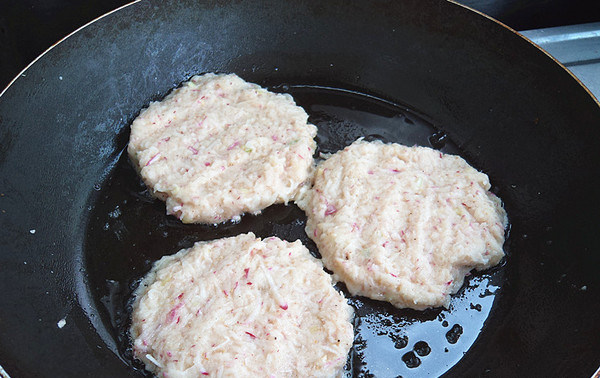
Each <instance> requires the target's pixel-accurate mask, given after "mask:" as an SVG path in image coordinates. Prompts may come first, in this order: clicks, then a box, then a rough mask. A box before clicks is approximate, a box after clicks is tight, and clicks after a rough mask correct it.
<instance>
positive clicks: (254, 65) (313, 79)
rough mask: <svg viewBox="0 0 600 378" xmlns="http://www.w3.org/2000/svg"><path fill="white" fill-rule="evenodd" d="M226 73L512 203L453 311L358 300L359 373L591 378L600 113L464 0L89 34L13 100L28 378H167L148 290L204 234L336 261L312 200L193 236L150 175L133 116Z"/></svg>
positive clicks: (111, 20)
mask: <svg viewBox="0 0 600 378" xmlns="http://www.w3.org/2000/svg"><path fill="white" fill-rule="evenodd" d="M209 71H218V72H235V73H237V74H238V75H240V76H242V77H243V78H244V79H246V80H249V81H253V82H257V83H259V84H261V85H264V86H268V87H269V88H271V89H272V90H274V91H279V92H288V93H290V94H292V95H293V96H294V98H295V99H296V101H297V103H298V104H299V105H301V106H303V107H304V108H305V109H306V111H307V112H308V113H309V115H310V117H311V118H310V119H311V121H312V122H314V123H315V124H317V125H318V126H319V135H318V142H319V146H320V147H319V148H320V151H322V152H333V151H336V150H338V149H340V148H342V147H343V146H345V145H347V144H349V143H351V142H352V141H353V140H355V139H356V138H357V137H360V136H363V137H366V138H369V139H381V140H384V141H395V142H401V143H405V144H409V145H412V144H418V145H425V146H431V147H434V148H437V149H440V150H441V151H444V152H450V153H456V154H459V155H461V156H463V157H464V158H465V159H467V160H468V161H469V162H470V163H471V164H472V165H473V166H475V167H476V168H478V169H480V170H482V171H484V172H486V173H487V174H488V175H489V176H490V179H491V181H492V184H493V190H494V191H495V192H496V193H497V194H498V195H499V196H500V197H501V198H502V199H503V200H504V202H505V207H506V210H507V212H508V214H509V217H510V222H511V230H510V233H509V237H508V240H507V243H506V245H505V250H506V252H507V258H506V259H505V261H503V263H502V265H501V266H499V267H497V268H494V269H492V270H489V271H486V272H481V273H475V274H473V275H472V276H470V277H469V279H468V280H467V282H466V284H465V285H464V287H463V288H462V289H461V291H460V292H459V293H458V294H457V295H456V296H454V297H453V299H452V303H451V306H450V308H449V309H432V310H428V311H425V312H417V311H410V310H397V309H394V308H393V307H391V306H389V305H387V304H385V303H380V302H375V301H370V300H367V299H365V298H360V297H351V298H350V303H351V304H352V305H353V306H354V307H355V309H356V312H357V318H356V324H355V326H356V340H355V344H354V346H353V348H352V350H351V352H350V355H349V358H348V363H347V367H346V368H347V369H346V370H347V375H350V376H352V375H353V376H369V375H373V376H378V377H388V376H389V377H395V376H404V377H411V376H426V375H429V376H437V375H443V374H446V375H447V376H450V377H454V376H457V377H458V376H461V377H462V376H590V375H591V374H592V373H593V372H594V371H595V370H596V368H597V367H598V366H599V365H600V325H599V324H600V322H598V321H597V320H598V314H599V313H600V300H599V295H598V294H599V292H600V288H599V285H600V278H599V277H600V275H598V274H597V266H599V264H600V252H599V248H598V245H597V243H596V235H598V234H599V231H600V229H599V228H600V227H599V222H597V217H596V214H597V213H598V211H599V210H600V208H599V207H600V206H599V201H597V198H598V194H599V193H598V192H599V189H598V188H599V185H598V184H599V178H598V177H599V175H598V173H600V172H599V161H600V159H598V153H597V146H598V144H599V142H600V131H599V129H600V107H599V106H598V103H597V102H596V101H595V100H594V99H593V98H592V97H591V95H589V93H588V92H587V91H586V90H585V89H584V88H583V87H582V86H581V85H580V84H579V83H578V82H577V81H576V80H575V79H574V78H573V77H571V76H570V74H569V73H568V72H566V71H565V70H564V69H563V68H561V67H560V66H559V65H558V64H557V63H555V62H554V61H552V60H551V59H550V58H549V57H548V56H546V55H545V54H544V53H542V52H541V51H539V50H537V49H536V48H535V47H534V46H532V45H531V44H529V43H528V42H527V41H526V40H524V39H522V38H521V37H519V36H518V35H516V34H515V33H513V32H512V31H510V30H508V29H506V28H504V27H503V26H501V25H499V24H497V23H495V22H494V21H492V20H490V19H487V18H485V17H483V16H481V15H478V14H476V13H474V12H472V11H470V10H468V9H465V8H463V7H461V6H459V5H456V4H453V3H450V2H439V1H416V0H414V1H412V0H409V1H389V2H386V1H370V2H359V1H341V0H340V1H337V0H333V1H328V2H326V3H324V4H318V3H315V2H311V1H289V2H288V1H261V2H254V1H246V2H235V1H231V2H230V1H214V2H211V1H204V2H196V1H161V2H159V1H146V2H138V3H134V4H131V5H129V6H127V7H125V8H123V9H121V10H119V11H117V12H114V13H112V14H109V15H107V16H105V17H104V18H101V19H100V20H97V21H96V22H94V23H92V24H91V25H88V26H87V27H85V28H83V29H81V30H79V31H78V32H77V33H75V34H74V35H72V36H71V37H69V38H67V39H66V40H64V41H63V42H61V43H60V44H58V45H57V46H56V47H54V48H53V49H52V50H50V51H49V52H48V53H46V54H45V55H44V56H42V58H41V59H39V60H38V61H36V62H35V63H34V64H33V65H32V66H31V67H30V68H28V69H27V70H26V71H25V72H24V73H23V75H21V77H19V78H18V79H17V80H16V81H15V82H14V83H13V84H12V85H11V86H10V87H9V88H8V89H7V90H6V91H5V93H4V94H3V95H2V96H1V97H0V138H1V144H0V211H1V213H0V246H1V249H0V285H1V286H0V289H1V290H2V305H1V306H0V364H1V365H2V366H3V367H4V369H5V370H6V371H7V372H8V373H9V374H10V375H11V376H13V377H21V376H26V377H27V376H78V377H80V376H94V377H96V376H106V377H126V376H144V375H146V373H145V372H144V371H143V369H141V367H140V366H139V364H136V363H135V362H134V361H132V360H131V352H130V350H128V345H127V339H126V333H125V330H126V328H127V326H128V322H129V320H128V316H129V313H128V311H129V309H128V299H129V296H130V293H131V290H132V288H134V287H135V285H136V283H137V280H138V279H139V278H140V277H141V276H142V275H143V274H144V273H145V272H146V271H147V270H148V269H149V268H150V266H151V264H152V262H153V261H155V260H157V259H158V258H160V257H161V256H163V255H165V254H171V253H174V252H176V251H178V250H179V249H180V248H184V247H188V246H190V245H191V244H192V243H193V242H194V241H197V240H208V239H213V238H217V237H223V236H230V235H236V234H238V233H241V232H248V231H253V232H255V233H256V234H257V235H259V236H270V235H277V236H280V237H282V238H286V239H289V240H295V239H301V240H302V241H303V242H304V243H305V244H306V245H307V246H309V248H310V249H311V251H312V252H313V253H318V252H317V250H316V248H315V247H314V244H313V243H312V242H311V241H310V240H309V239H308V238H307V237H306V235H305V234H304V232H303V227H304V222H305V217H304V215H303V214H302V212H301V211H300V210H299V209H298V208H297V207H295V206H293V205H291V206H283V205H280V206H272V207H270V208H268V209H266V210H265V211H264V212H263V214H261V215H258V216H244V217H243V218H242V220H241V222H239V223H237V224H224V225H219V226H206V225H182V224H180V223H179V222H178V221H177V220H176V219H174V218H172V217H167V216H166V215H165V214H164V205H163V204H162V203H160V202H158V201H155V200H153V199H152V198H150V197H149V196H148V193H147V192H146V190H145V188H144V186H143V185H142V184H140V182H139V180H138V178H137V177H136V176H135V173H134V170H133V169H132V167H131V166H130V164H129V162H128V160H127V157H126V156H125V154H123V150H124V148H125V147H126V144H127V139H128V126H129V124H130V123H131V121H132V120H133V119H134V118H135V116H136V115H137V114H138V113H139V110H140V109H141V108H142V107H144V106H146V105H147V104H148V103H149V102H150V101H152V100H156V99H160V98H162V97H163V96H165V95H166V94H167V93H168V92H169V91H170V90H172V89H173V88H174V87H176V86H177V85H179V84H180V83H181V82H183V81H185V80H186V79H188V78H189V77H190V76H192V75H193V74H195V73H202V72H209ZM339 289H340V290H344V288H343V285H341V286H339ZM63 319H64V326H62V328H60V327H59V326H58V323H59V321H60V325H63V322H62V321H61V320H63Z"/></svg>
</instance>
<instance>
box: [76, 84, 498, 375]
mask: <svg viewBox="0 0 600 378" xmlns="http://www.w3.org/2000/svg"><path fill="white" fill-rule="evenodd" d="M272 89H273V90H274V91H280V92H288V93H290V94H291V95H292V96H293V97H294V99H295V100H296V102H297V104H298V105H300V106H302V107H303V108H304V109H305V110H306V111H307V113H308V114H309V115H310V118H309V121H310V122H311V123H313V124H315V125H317V126H318V128H319V132H318V136H317V142H318V146H319V147H318V150H317V152H316V156H317V157H319V154H321V153H333V152H335V151H338V150H339V149H342V148H344V147H345V146H347V145H349V144H351V143H352V142H353V141H355V140H356V139H357V138H360V137H363V138H365V139H367V140H374V139H379V140H382V141H384V142H398V143H402V144H406V145H415V144H416V145H422V146H429V147H433V148H437V149H440V150H441V151H443V152H446V153H453V154H460V151H459V149H458V148H457V147H456V146H455V145H454V144H453V143H452V142H451V140H450V138H449V136H448V135H446V133H444V131H443V130H440V129H438V128H435V127H434V126H432V125H431V123H429V122H427V121H425V120H424V118H423V117H419V116H418V115H417V114H416V113H414V112H412V111H410V110H409V109H407V108H405V107H402V106H398V105H395V104H392V103H390V102H387V101H384V100H381V99H378V98H375V97H372V96H368V95H364V94H360V93H356V92H352V91H346V90H340V89H333V88H325V87H316V86H304V85H287V84H284V85H281V86H278V87H274V88H272ZM122 147H125V146H122ZM476 168H479V169H482V168H484V167H476ZM491 179H492V181H493V177H492V178H491ZM90 205H91V206H92V207H93V211H92V212H91V215H90V218H89V220H88V229H87V239H86V244H85V259H86V261H85V264H86V268H87V272H88V279H89V280H88V285H89V290H90V292H91V293H92V294H93V295H92V296H93V298H94V301H95V303H94V305H95V308H94V309H93V311H92V313H94V314H96V315H98V316H100V318H101V319H102V324H103V326H104V327H105V328H106V331H107V332H103V333H104V334H106V335H109V336H106V337H112V340H107V344H108V345H112V344H115V343H116V345H117V349H118V350H117V353H118V354H119V355H120V357H121V358H122V359H123V361H126V362H127V363H128V364H129V365H130V368H131V369H132V370H134V371H135V372H136V374H138V375H142V376H143V375H149V374H148V373H147V372H145V371H144V369H143V366H141V365H140V363H139V362H135V361H133V359H132V353H131V348H130V340H129V337H128V329H129V326H130V321H131V320H130V316H131V294H132V292H133V291H134V290H135V288H136V286H137V284H138V283H139V280H140V279H141V277H142V276H143V275H144V274H145V273H146V272H147V271H148V270H149V269H150V268H151V266H152V263H153V262H154V261H156V260H158V259H160V258H161V257H162V256H163V255H167V254H173V253H175V252H177V251H179V250H180V249H182V248H187V247H190V246H191V245H192V244H193V243H194V242H196V241H199V240H211V239H216V238H222V237H228V236H234V235H238V234H240V233H245V232H250V231H252V232H254V233H255V234H256V235H257V236H260V237H268V236H272V235H275V236H278V237H280V238H282V239H287V240H290V241H293V240H297V239H300V240H301V241H302V242H303V243H304V244H305V245H306V246H307V247H308V248H309V250H310V251H311V253H313V254H314V255H315V256H317V257H320V255H319V253H318V250H317V248H316V246H315V244H314V243H313V242H312V240H310V239H309V238H308V236H307V235H306V234H305V232H304V227H305V224H306V216H305V215H304V213H303V212H302V211H301V210H300V209H299V208H298V207H296V206H295V205H289V206H284V205H274V206H271V207H269V208H267V209H265V210H264V211H263V212H262V214H260V215H256V216H254V215H245V216H243V217H242V218H241V220H240V221H239V222H235V223H233V222H229V223H224V224H220V225H216V226H215V225H190V224H182V223H181V222H179V220H177V219H175V218H173V217H170V216H166V215H165V206H164V204H163V203H162V202H161V201H158V200H155V199H153V198H151V196H150V195H149V193H148V192H147V190H146V188H145V187H144V185H143V184H142V183H141V182H140V180H139V179H138V177H137V175H136V172H135V170H134V169H133V167H132V166H131V164H130V162H129V160H128V158H127V156H126V154H123V155H122V156H121V158H120V160H119V162H118V163H117V164H116V166H115V167H114V169H113V170H112V172H111V173H110V174H109V175H108V177H107V179H106V180H105V182H104V183H103V184H102V187H101V188H100V190H99V191H96V190H95V191H93V193H92V198H91V199H90ZM503 277H504V269H503V267H501V266H500V267H496V268H494V269H492V270H490V271H488V272H485V273H483V274H482V273H477V274H474V275H473V276H471V277H468V279H467V280H466V282H465V285H463V287H462V288H461V290H460V291H459V293H458V294H456V295H454V296H453V298H452V302H451V304H450V307H449V308H448V309H439V308H438V309H430V310H426V311H414V310H407V309H403V310H401V309H397V308H394V307H393V306H391V305H390V304H388V303H384V302H378V301H374V300H371V299H367V298H363V297H351V296H349V294H348V293H347V292H346V290H345V287H344V285H343V284H338V285H337V288H338V289H339V290H342V291H344V292H345V294H346V295H347V297H349V302H350V304H351V305H352V306H353V307H354V309H355V313H356V317H355V320H354V322H355V342H354V346H353V347H352V349H351V351H350V353H349V356H348V362H347V364H346V375H347V376H361V377H363V376H377V377H397V376H402V377H411V376H439V375H441V374H443V373H445V372H448V371H449V370H450V369H451V368H452V367H453V366H454V365H456V364H457V363H459V361H460V360H461V359H462V358H463V355H464V354H465V353H467V351H469V349H470V348H471V347H472V346H473V345H474V343H476V340H477V339H478V338H481V337H483V334H485V328H484V327H483V326H484V323H485V322H486V319H487V318H488V316H489V315H490V312H491V311H492V309H493V305H494V301H495V298H496V296H497V294H498V293H499V290H500V286H501V283H502V281H503ZM449 373H450V375H451V371H450V372H449Z"/></svg>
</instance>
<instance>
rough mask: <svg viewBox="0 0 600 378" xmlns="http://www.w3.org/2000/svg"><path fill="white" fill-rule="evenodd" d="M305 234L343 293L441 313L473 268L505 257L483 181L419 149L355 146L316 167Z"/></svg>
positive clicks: (496, 213) (500, 224) (502, 222)
mask: <svg viewBox="0 0 600 378" xmlns="http://www.w3.org/2000/svg"><path fill="white" fill-rule="evenodd" d="M314 180H315V181H314V186H313V188H312V189H311V190H310V191H309V192H307V193H306V196H305V197H304V198H303V199H302V200H301V201H299V205H300V207H301V208H303V209H304V210H305V211H306V213H307V216H308V221H307V226H306V232H307V233H308V235H309V236H310V237H311V238H312V239H313V240H314V241H315V243H316V244H317V246H318V248H319V251H320V253H321V255H322V256H323V262H324V264H325V266H326V267H327V268H329V269H330V270H332V271H333V272H334V278H335V279H337V280H340V281H343V282H344V283H345V284H346V286H347V288H348V290H349V291H350V293H352V294H353V295H363V296H367V297H369V298H373V299H376V300H382V301H388V302H390V303H392V304H393V305H394V306H396V307H400V308H405V307H407V308H413V309H417V310H422V309H426V308H429V307H436V306H448V304H449V302H450V294H452V293H455V292H456V291H458V289H459V288H460V287H461V286H462V283H463V280H464V277H465V275H466V274H468V273H469V271H471V270H472V269H477V270H483V269H486V268H489V267H491V266H493V265H496V264H498V262H499V261H500V260H501V258H502V257H503V255H504V252H503V250H502V245H503V243H504V230H505V227H506V226H507V216H506V213H505V211H504V209H503V207H502V203H501V201H500V199H498V197H496V196H495V195H494V194H493V193H491V192H489V189H490V183H489V180H488V177H487V175H485V174H484V173H481V172H478V171H477V170H475V169H474V168H472V167H471V166H469V165H468V164H467V163H466V162H465V161H464V160H463V159H462V158H460V157H458V156H453V155H447V154H443V153H441V152H439V151H436V150H433V149H430V148H425V147H406V146H402V145H399V144H384V143H382V142H378V141H377V142H365V141H362V140H360V139H359V140H358V141H356V142H354V143H353V144H352V145H351V146H348V147H346V148H345V149H344V150H342V151H339V152H337V153H336V154H334V155H332V156H331V157H329V158H328V159H327V160H325V161H323V162H322V163H320V164H319V165H318V166H317V170H316V172H315V179H314Z"/></svg>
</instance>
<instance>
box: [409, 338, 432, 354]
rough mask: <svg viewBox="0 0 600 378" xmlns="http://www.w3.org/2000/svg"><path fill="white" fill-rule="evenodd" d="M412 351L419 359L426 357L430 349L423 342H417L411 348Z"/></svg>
mask: <svg viewBox="0 0 600 378" xmlns="http://www.w3.org/2000/svg"><path fill="white" fill-rule="evenodd" d="M413 350H414V351H415V352H416V353H417V354H418V355H419V356H421V357H424V356H427V355H428V354H429V353H431V348H430V347H429V344H427V343H426V342H425V341H419V342H417V343H416V344H415V346H414V347H413Z"/></svg>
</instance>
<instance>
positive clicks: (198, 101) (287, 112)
mask: <svg viewBox="0 0 600 378" xmlns="http://www.w3.org/2000/svg"><path fill="white" fill-rule="evenodd" d="M307 119H308V115H307V114H306V112H305V111H304V110H303V109H302V108H300V107H298V106H296V105H295V103H294V100H293V99H292V97H291V96H289V95H287V94H275V93H271V92H269V91H267V90H265V89H263V88H261V87H259V86H258V85H255V84H251V83H247V82H245V81H244V80H242V79H240V78H239V77H237V76H236V75H233V74H230V75H224V74H221V75H216V74H205V75H202V76H194V77H193V78H192V79H191V80H190V81H189V82H187V83H185V84H183V85H182V86H181V87H180V88H178V89H176V90H174V91H173V92H172V93H171V94H170V95H169V96H167V97H166V98H165V99H164V100H163V101H161V102H154V103H152V104H150V106H149V107H148V108H147V109H145V110H143V111H142V112H141V113H140V115H139V116H138V117H137V118H136V119H135V120H134V122H133V123H132V125H131V136H130V140H129V147H128V152H129V155H130V157H131V160H132V161H133V162H134V164H135V165H136V166H137V168H138V171H139V173H140V175H141V177H142V179H143V180H144V182H145V183H146V185H147V186H148V187H149V188H150V190H151V191H152V193H153V194H154V195H155V196H156V197H158V198H160V199H162V200H165V201H166V206H167V213H168V214H173V215H175V216H177V217H178V218H180V219H181V220H182V221H183V222H184V223H221V222H224V221H227V220H229V219H236V218H239V216H240V215H241V214H243V213H245V212H249V213H257V212H260V211H261V210H262V209H264V208H266V207H268V206H270V205H272V204H274V203H287V202H288V201H291V200H294V199H295V198H296V196H297V195H298V194H299V193H300V192H302V190H303V188H305V182H306V180H307V178H308V177H309V174H310V173H311V170H312V167H313V158H312V155H313V153H314V150H315V147H316V144H315V141H314V140H313V138H314V137H315V136H316V133H317V128H316V127H315V126H314V125H311V124H308V123H307Z"/></svg>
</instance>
